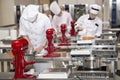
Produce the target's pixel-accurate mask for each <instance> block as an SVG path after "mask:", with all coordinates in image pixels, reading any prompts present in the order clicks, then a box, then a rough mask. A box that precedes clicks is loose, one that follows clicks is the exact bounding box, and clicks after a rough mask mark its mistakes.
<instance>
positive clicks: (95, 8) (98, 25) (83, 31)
mask: <svg viewBox="0 0 120 80" xmlns="http://www.w3.org/2000/svg"><path fill="white" fill-rule="evenodd" d="M100 10H101V6H99V5H97V4H92V5H90V10H89V14H86V15H83V16H81V17H80V18H79V19H78V20H77V22H76V23H75V30H76V31H78V34H79V35H81V36H91V37H100V36H101V34H102V20H101V19H100V18H99V17H97V15H98V13H99V11H100Z"/></svg>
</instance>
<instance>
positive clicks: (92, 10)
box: [90, 4, 101, 14]
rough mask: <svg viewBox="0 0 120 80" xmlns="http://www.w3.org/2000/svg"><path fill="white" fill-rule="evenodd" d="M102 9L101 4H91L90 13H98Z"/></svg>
mask: <svg viewBox="0 0 120 80" xmlns="http://www.w3.org/2000/svg"><path fill="white" fill-rule="evenodd" d="M100 10H101V6H99V5H97V4H93V5H90V13H92V14H98V13H99V11H100Z"/></svg>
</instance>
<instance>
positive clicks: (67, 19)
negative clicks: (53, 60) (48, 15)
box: [50, 1, 72, 37]
mask: <svg viewBox="0 0 120 80" xmlns="http://www.w3.org/2000/svg"><path fill="white" fill-rule="evenodd" d="M50 10H51V11H52V12H53V13H54V14H55V15H54V16H53V20H52V26H53V28H54V29H55V32H56V35H57V36H58V37H59V36H61V28H60V26H61V24H66V27H67V32H66V35H67V36H70V34H69V33H70V29H71V21H72V17H71V15H70V14H69V13H68V12H67V11H62V10H61V8H60V7H59V5H58V4H57V2H56V1H54V2H52V3H51V4H50Z"/></svg>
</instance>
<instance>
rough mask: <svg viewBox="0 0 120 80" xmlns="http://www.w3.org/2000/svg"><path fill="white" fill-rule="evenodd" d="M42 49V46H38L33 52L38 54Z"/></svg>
mask: <svg viewBox="0 0 120 80" xmlns="http://www.w3.org/2000/svg"><path fill="white" fill-rule="evenodd" d="M43 48H44V47H43V46H39V47H38V48H36V49H35V50H34V51H36V52H37V53H39V52H41V51H42V49H43Z"/></svg>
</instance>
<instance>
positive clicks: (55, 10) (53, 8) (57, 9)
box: [50, 1, 61, 15]
mask: <svg viewBox="0 0 120 80" xmlns="http://www.w3.org/2000/svg"><path fill="white" fill-rule="evenodd" d="M50 10H51V11H52V12H53V13H54V14H55V15H58V14H59V13H60V11H61V9H60V7H59V5H58V4H57V2H56V1H54V2H52V3H51V4H50Z"/></svg>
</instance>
